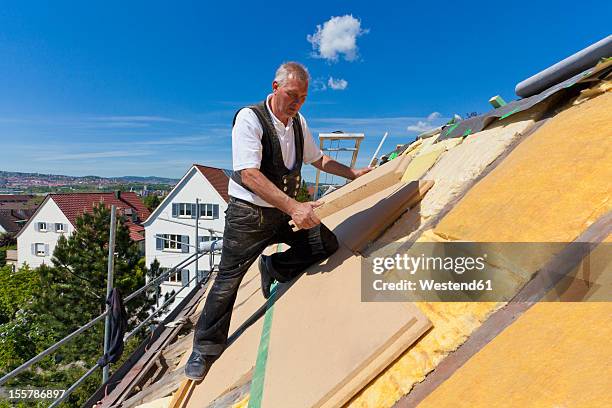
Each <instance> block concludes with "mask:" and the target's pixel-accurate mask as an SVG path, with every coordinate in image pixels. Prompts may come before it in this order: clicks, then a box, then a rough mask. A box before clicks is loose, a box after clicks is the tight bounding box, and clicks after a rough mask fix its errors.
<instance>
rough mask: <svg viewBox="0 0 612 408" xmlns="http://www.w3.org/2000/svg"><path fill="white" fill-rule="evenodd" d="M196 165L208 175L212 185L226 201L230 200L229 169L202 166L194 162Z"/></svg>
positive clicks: (205, 175)
mask: <svg viewBox="0 0 612 408" xmlns="http://www.w3.org/2000/svg"><path fill="white" fill-rule="evenodd" d="M194 166H195V167H196V168H197V169H198V170H199V171H200V173H202V174H203V175H204V177H206V179H207V180H208V181H209V182H210V184H212V186H213V187H214V188H215V190H217V191H218V192H219V194H220V195H221V197H223V200H225V202H229V194H227V186H228V184H229V176H228V174H229V173H231V172H230V171H229V170H223V169H218V168H216V167H209V166H202V165H200V164H194Z"/></svg>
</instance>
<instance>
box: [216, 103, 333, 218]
mask: <svg viewBox="0 0 612 408" xmlns="http://www.w3.org/2000/svg"><path fill="white" fill-rule="evenodd" d="M271 97H272V95H271V94H270V95H268V97H267V98H266V108H267V109H268V112H269V113H270V116H271V117H272V122H273V123H274V128H275V129H276V134H277V135H278V139H279V142H280V145H281V150H282V152H283V161H284V162H285V166H287V168H288V169H290V170H291V169H293V167H294V166H295V139H294V135H293V118H290V119H289V121H288V123H287V126H285V125H284V124H283V122H281V121H280V120H279V119H278V118H277V117H276V116H274V114H273V113H272V109H271V108H270V98H271ZM298 116H299V118H300V121H301V125H302V133H303V135H304V156H303V161H304V163H305V164H310V163H312V162H315V161H317V160H319V159H320V158H321V157H322V156H323V152H322V151H321V149H320V148H319V146H317V145H316V143H315V141H314V139H313V138H312V134H311V133H310V129H308V125H307V124H306V119H304V117H303V116H302V115H301V114H298ZM262 135H263V128H262V127H261V124H260V123H259V119H258V118H257V115H256V114H255V112H253V111H252V110H251V109H248V108H244V109H241V110H240V112H238V115H237V116H236V124H235V125H234V128H233V129H232V162H233V169H234V171H238V170H244V169H250V168H257V169H259V168H260V166H261V157H262V151H263V148H262V145H261V137H262ZM228 193H229V195H230V196H232V197H236V198H239V199H241V200H245V201H248V202H250V203H253V204H256V205H259V206H261V207H272V205H270V204H268V203H267V202H266V201H264V200H263V199H261V198H260V197H259V196H257V194H255V193H252V192H250V191H249V190H247V189H245V188H244V187H242V186H241V185H240V184H238V183H236V182H235V181H234V180H232V179H230V182H229V187H228Z"/></svg>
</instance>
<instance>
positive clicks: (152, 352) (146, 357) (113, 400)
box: [98, 285, 207, 408]
mask: <svg viewBox="0 0 612 408" xmlns="http://www.w3.org/2000/svg"><path fill="white" fill-rule="evenodd" d="M206 290H207V285H205V286H202V287H201V288H200V289H198V290H197V292H196V293H195V294H194V296H193V297H192V298H191V299H189V300H188V303H187V304H186V305H185V307H184V308H183V309H182V310H181V311H179V312H178V313H177V314H176V315H175V316H174V318H176V319H179V318H181V317H183V316H188V315H189V314H190V313H191V312H192V311H193V310H194V309H195V308H196V307H197V305H198V303H199V302H200V301H201V300H202V297H203V295H204V293H205V292H206ZM171 316H172V315H171ZM181 328H182V325H180V326H177V327H174V328H166V327H164V328H163V329H161V330H160V334H159V336H158V337H157V338H156V339H155V341H154V342H153V343H151V344H150V345H149V347H148V349H147V351H146V352H145V353H144V354H143V355H142V356H141V357H140V359H139V360H138V361H137V362H136V364H134V366H132V367H131V369H130V370H129V371H128V372H127V374H125V375H124V376H123V378H122V380H121V382H120V383H119V384H118V385H117V386H116V387H115V388H114V389H113V390H112V392H111V393H110V394H108V395H107V396H106V397H105V398H104V399H102V402H101V403H100V404H99V405H98V407H100V408H102V407H110V406H113V405H115V404H119V403H121V402H122V401H123V400H124V399H125V398H126V397H127V396H128V394H129V392H130V391H131V390H132V388H133V387H134V386H135V385H136V384H137V383H138V381H140V380H141V379H142V378H143V376H144V375H145V374H147V372H148V370H149V368H150V367H151V366H152V365H153V364H154V363H155V361H156V360H157V358H159V356H160V355H161V352H162V350H163V347H164V346H165V345H167V344H168V343H169V342H170V341H172V340H173V339H174V337H175V336H176V335H177V334H178V333H179V332H180V330H181ZM111 379H112V378H111Z"/></svg>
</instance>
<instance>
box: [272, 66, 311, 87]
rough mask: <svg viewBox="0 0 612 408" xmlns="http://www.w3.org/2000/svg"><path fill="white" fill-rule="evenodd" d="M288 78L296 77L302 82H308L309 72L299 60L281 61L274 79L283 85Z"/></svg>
mask: <svg viewBox="0 0 612 408" xmlns="http://www.w3.org/2000/svg"><path fill="white" fill-rule="evenodd" d="M288 79H297V80H299V81H302V82H309V81H310V74H309V73H308V70H307V69H306V67H305V66H304V65H302V64H300V63H299V62H295V61H289V62H283V63H282V64H281V66H280V67H278V69H277V70H276V75H275V76H274V80H275V81H276V82H278V84H279V85H280V86H283V85H285V84H286V83H287V80H288Z"/></svg>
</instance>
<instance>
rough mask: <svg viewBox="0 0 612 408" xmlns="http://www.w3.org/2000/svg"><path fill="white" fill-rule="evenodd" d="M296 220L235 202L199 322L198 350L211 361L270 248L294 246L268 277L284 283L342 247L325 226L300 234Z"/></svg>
mask: <svg viewBox="0 0 612 408" xmlns="http://www.w3.org/2000/svg"><path fill="white" fill-rule="evenodd" d="M290 219H291V218H290V217H289V216H288V215H286V214H285V213H283V212H282V211H280V210H278V209H276V208H266V207H259V206H257V205H254V204H251V203H248V202H246V201H242V200H238V199H235V198H233V197H231V198H230V202H229V205H228V208H227V211H226V217H225V230H224V233H223V249H222V253H221V262H220V263H219V271H218V273H217V276H216V278H215V281H214V283H213V286H212V288H211V289H210V292H209V294H208V297H207V299H206V303H205V305H204V310H203V311H202V314H201V315H200V318H199V319H198V322H197V324H196V330H195V335H194V340H193V348H194V350H197V351H199V352H200V353H202V354H204V355H207V356H209V357H211V358H216V357H218V356H219V355H220V354H221V353H222V352H223V350H224V349H225V346H226V342H227V338H228V332H229V327H230V319H231V317H232V310H233V307H234V302H235V301H236V294H237V292H238V287H239V286H240V282H241V281H242V278H243V277H244V275H245V274H246V272H247V270H248V269H249V267H250V266H251V265H252V264H253V262H255V260H256V259H257V257H258V256H259V255H260V254H261V253H262V252H263V250H264V249H265V248H266V247H267V246H269V245H271V244H275V243H284V244H288V245H290V248H289V249H288V250H286V251H284V252H278V253H274V254H273V255H271V257H270V262H271V264H272V265H271V267H270V266H268V268H267V269H268V273H269V274H270V276H271V277H273V278H274V279H276V280H277V281H279V282H288V281H290V280H292V279H294V278H295V277H297V276H298V275H300V274H301V273H302V272H303V271H304V270H305V269H306V268H307V267H309V266H310V265H312V264H314V263H316V262H319V261H322V260H324V259H325V258H327V257H329V256H330V255H331V254H333V253H334V252H335V251H336V250H337V249H338V241H337V240H336V236H335V235H334V234H333V232H331V231H330V230H329V229H328V228H327V227H325V226H324V225H323V224H319V225H317V226H316V227H314V228H311V229H307V230H299V231H296V232H294V231H292V230H291V226H290V225H289V221H290ZM268 265H270V263H268Z"/></svg>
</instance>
